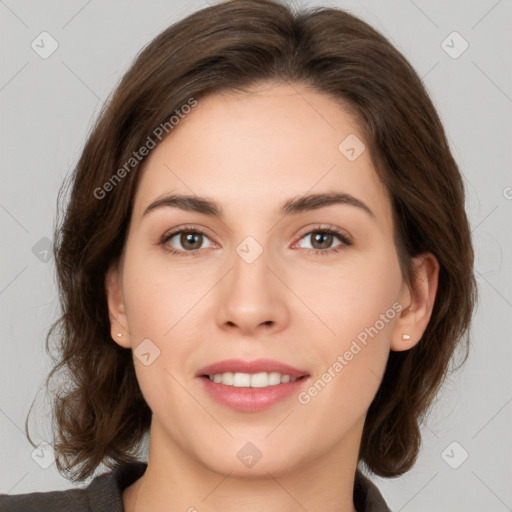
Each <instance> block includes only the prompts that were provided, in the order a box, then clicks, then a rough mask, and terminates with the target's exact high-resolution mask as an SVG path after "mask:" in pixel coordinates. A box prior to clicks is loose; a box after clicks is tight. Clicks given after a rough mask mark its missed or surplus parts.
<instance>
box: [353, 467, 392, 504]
mask: <svg viewBox="0 0 512 512" xmlns="http://www.w3.org/2000/svg"><path fill="white" fill-rule="evenodd" d="M354 505H355V507H356V509H357V511H358V512H391V510H390V509H389V507H388V506H387V505H386V502H385V501H384V498H383V497H382V494H381V493H380V491H379V489H378V487H377V486H376V485H375V484H374V483H373V482H372V481H371V480H370V479H369V478H368V477H367V476H365V475H364V474H363V473H362V472H361V471H360V470H359V469H358V470H357V472H356V479H355V482H354Z"/></svg>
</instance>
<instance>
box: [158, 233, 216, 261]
mask: <svg viewBox="0 0 512 512" xmlns="http://www.w3.org/2000/svg"><path fill="white" fill-rule="evenodd" d="M205 240H209V238H208V237H207V236H206V233H205V232H204V231H202V230H201V229H199V228H197V227H194V228H192V227H188V226H185V227H182V228H180V229H179V230H177V231H173V232H171V233H167V234H165V235H164V236H163V238H162V240H161V242H160V243H161V244H162V245H163V246H164V248H165V249H166V250H167V251H169V252H170V253H172V254H178V255H180V256H194V255H195V254H196V251H198V250H199V249H204V248H205V247H204V244H203V242H205Z"/></svg>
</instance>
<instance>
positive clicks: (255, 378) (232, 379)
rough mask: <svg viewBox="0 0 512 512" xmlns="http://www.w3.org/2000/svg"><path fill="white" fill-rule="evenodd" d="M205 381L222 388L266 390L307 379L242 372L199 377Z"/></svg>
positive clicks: (274, 373)
mask: <svg viewBox="0 0 512 512" xmlns="http://www.w3.org/2000/svg"><path fill="white" fill-rule="evenodd" d="M201 377H203V378H205V379H209V380H210V381H211V382H215V384H223V385H224V386H233V387H236V388H267V387H269V386H278V385H281V384H288V383H289V382H295V381H296V380H301V379H304V378H306V377H307V375H302V376H300V377H292V376H291V375H288V374H286V373H279V372H270V373H268V372H260V373H252V374H251V373H242V372H236V373H233V372H225V373H216V374H214V375H201Z"/></svg>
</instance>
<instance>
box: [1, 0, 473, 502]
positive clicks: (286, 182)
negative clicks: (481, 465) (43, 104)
mask: <svg viewBox="0 0 512 512" xmlns="http://www.w3.org/2000/svg"><path fill="white" fill-rule="evenodd" d="M55 240H56V242H57V243H56V248H55V257H56V264H57V271H58V278H59V285H60V289H61V300H62V308H63V315H62V317H61V319H60V320H59V321H58V322H57V323H56V324H55V325H54V326H53V330H55V329H57V328H59V329H60V332H61V347H60V349H61V352H60V353H61V359H60V361H59V363H58V364H57V366H56V367H55V368H54V370H53V372H52V374H51V375H50V377H52V376H57V375H60V374H61V373H64V375H65V376H66V378H67V379H69V385H68V386H66V387H65V388H64V389H63V390H62V392H61V393H59V394H58V395H57V396H56V397H55V408H54V415H55V440H54V449H55V452H56V454H57V465H58V467H59V469H60V470H61V471H63V472H66V473H67V474H69V475H70V476H71V478H72V479H73V480H75V481H79V480H84V479H85V478H87V477H89V476H92V475H93V473H94V471H95V470H96V468H97V467H98V466H99V465H100V464H101V463H105V464H106V465H107V466H108V467H109V468H110V471H109V472H108V473H106V474H103V475H100V476H96V477H95V479H94V480H93V481H92V482H91V483H90V484H89V486H88V487H87V488H85V489H74V490H72V491H66V492H63V491H59V492H48V493H32V494H27V495H18V496H5V495H4V496H2V497H1V498H0V505H1V509H2V510H29V509H30V510H68V509H71V508H72V509H73V510H126V511H128V512H131V511H135V512H138V511H145V510H151V511H159V510H188V511H194V510H197V511H200V512H202V511H220V510H222V511H229V510H235V509H236V510H238V511H240V510H245V511H249V510H251V511H254V510H276V511H277V510H279V511H295V510H308V511H320V510H322V511H325V510H347V511H357V512H362V511H377V510H378V511H380V510H389V509H388V507H387V505H386V503H385V501H384V499H383V498H382V496H381V494H380V492H379V491H378V489H377V487H376V486H375V485H374V484H372V483H371V481H370V480H369V479H368V478H367V477H366V476H365V475H363V473H362V471H361V467H363V466H364V467H366V468H367V469H368V470H370V471H371V472H373V473H375V474H377V475H380V476H384V477H394V476H398V475H401V474H403V473H405V472H406V471H408V470H409V469H410V468H411V467H412V466H413V464H414V462H415V459H416V457H417V455H418V451H419V445H420V430H419V421H420V420H421V418H422V417H423V415H424V414H425V412H426V411H427V409H428V407H429V405H430V403H431V401H432V400H433V398H434V396H435V395H436V393H437V391H438V389H439V386H440V385H441V383H442V380H443V378H444V376H445V375H446V372H447V368H448V363H449V360H450V357H451V355H452V353H453V351H454V349H455V347H456V346H457V345H458V344H459V343H460V342H462V341H463V340H464V339H465V338H464V335H465V334H466V333H467V330H468V327H469V323H470V319H471V313H472V309H473V304H474V300H475V293H476V292H475V281H474V277H473V250H472V246H471V237H470V230H469V226H468V221H467V217H466V213H465V210H464V191H463V185H462V180H461V176H460V173H459V170H458V168H457V165H456V163H455V161H454V159H453V157H452V155H451V153H450V150H449V147H448V143H447V140H446V137H445V134H444V130H443V127H442V125H441V123H440V120H439V117H438V115H437V113H436V111H435V108H434V106H433V105H432V102H431V101H430V99H429V97H428V95H427V93H426V91H425V89H424V87H423V85H422V83H421V80H420V79H419V78H418V76H417V75H416V73H415V72H414V70H413V69H412V67H411V66H410V65H409V64H408V63H407V61H406V60H405V59H404V57H403V56H402V55H401V54H400V53H399V52H398V51H397V50H396V49H395V48H394V47H393V46H392V45H391V44H390V43H389V42H388V41H387V40H386V39H385V38H384V37H383V36H382V35H380V34H378V33H377V32H376V31H375V30H374V29H372V28H371V27H369V26H368V25H367V24H366V23H364V22H363V21H361V20H359V19H358V18H356V17H354V16H352V15H350V14H348V13H346V12H344V11H341V10H337V9H327V8H325V9H316V10H311V11H303V12H300V13H295V14H294V13H293V12H292V11H291V10H290V9H289V8H288V7H286V6H285V5H283V4H280V3H276V2H273V1H263V0H236V1H228V2H225V3H221V4H218V5H215V6H212V7H208V8H206V9H203V10H201V11H198V12H196V13H194V14H192V15H190V16H189V17H187V18H186V19H184V20H182V21H181V22H179V23H177V24H175V25H173V26H171V27H169V28H168V29H167V30H166V31H164V32H163V33H162V34H161V35H159V36H158V37H157V38H156V39H155V40H154V41H153V42H152V43H151V44H149V45H148V46H147V47H146V48H145V49H144V51H142V52H141V54H140V55H139V56H138V58H137V59H136V60H135V62H134V64H133V65H132V67H131V69H130V70H129V71H128V72H127V73H126V75H125V76H124V77H123V79H122V81H121V82H120V84H119V86H118V87H117V89H116V91H115V92H114V94H113V96H112V98H111V100H110V101H109V102H108V104H107V105H106V106H105V107H104V110H103V112H102V114H101V116H100V118H99V120H98V122H97V125H96V127H95V129H94V130H93V132H92V133H91V135H90V137H89V140H88V141H87V144H86V146H85V148H84V151H83V153H82V155H81V158H80V160H79V162H78V165H77V167H76V169H75V171H74V173H73V175H72V181H71V194H70V198H69V203H68V205H67V208H66V212H65V216H64V218H63V221H62V223H61V225H60V226H59V228H58V231H57V236H56V237H55ZM146 433H147V434H149V457H148V461H147V463H145V462H142V461H140V460H139V456H140V451H139V450H140V448H141V445H142V443H141V442H142V441H143V438H144V435H145V434H146Z"/></svg>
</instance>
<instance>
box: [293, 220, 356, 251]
mask: <svg viewBox="0 0 512 512" xmlns="http://www.w3.org/2000/svg"><path fill="white" fill-rule="evenodd" d="M336 238H337V239H338V240H339V241H340V243H339V244H338V245H335V246H334V247H333V246H332V244H333V241H335V239H336ZM308 239H309V240H310V241H311V242H310V246H311V247H305V249H308V250H309V251H313V253H314V254H322V255H326V254H332V253H335V252H339V251H341V250H343V249H344V248H345V247H347V246H350V245H352V242H351V241H350V240H349V239H348V238H347V237H346V236H345V235H344V234H343V233H341V231H339V230H338V229H336V228H324V227H322V226H317V227H315V228H314V229H313V230H312V231H308V233H306V235H304V236H303V237H302V238H301V240H308ZM303 248H304V247H303Z"/></svg>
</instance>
